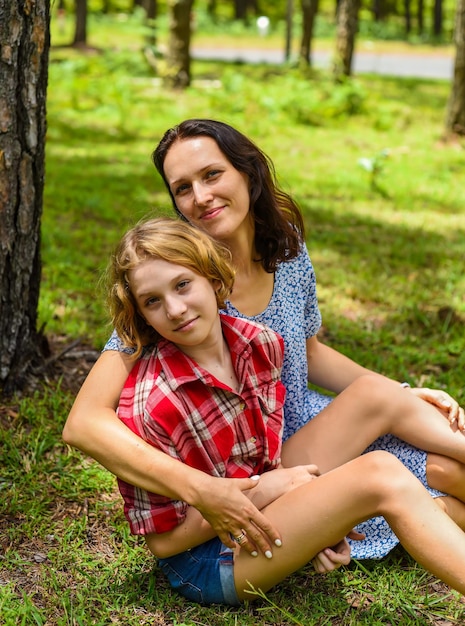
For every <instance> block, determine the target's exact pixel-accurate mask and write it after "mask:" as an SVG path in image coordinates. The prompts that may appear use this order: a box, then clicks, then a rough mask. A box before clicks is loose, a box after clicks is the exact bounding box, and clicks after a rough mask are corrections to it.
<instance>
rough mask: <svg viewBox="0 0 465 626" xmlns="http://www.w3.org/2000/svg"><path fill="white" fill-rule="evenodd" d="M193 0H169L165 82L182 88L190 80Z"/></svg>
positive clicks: (186, 85) (187, 84)
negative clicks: (168, 33) (168, 34)
mask: <svg viewBox="0 0 465 626" xmlns="http://www.w3.org/2000/svg"><path fill="white" fill-rule="evenodd" d="M193 4H194V1H193V0H169V3H168V5H169V10H170V36H169V45H168V55H167V65H168V68H167V75H166V82H167V83H168V85H169V86H170V87H174V88H178V89H183V88H185V87H188V86H189V85H190V82H191V70H190V65H191V57H190V43H191V11H192V5H193Z"/></svg>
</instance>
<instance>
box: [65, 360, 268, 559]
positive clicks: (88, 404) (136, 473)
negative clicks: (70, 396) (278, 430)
mask: <svg viewBox="0 0 465 626" xmlns="http://www.w3.org/2000/svg"><path fill="white" fill-rule="evenodd" d="M132 365H133V360H132V359H131V358H130V357H129V356H127V355H125V354H124V353H121V352H116V351H110V350H109V351H106V352H104V353H103V354H102V355H101V356H100V357H99V359H98V360H97V362H96V363H95V365H94V367H93V368H92V370H91V371H90V373H89V375H88V377H87V379H86V380H85V382H84V384H83V386H82V388H81V390H80V391H79V394H78V395H77V397H76V400H75V402H74V405H73V407H72V409H71V412H70V414H69V416H68V419H67V422H66V424H65V427H64V430H63V439H64V441H65V442H66V443H68V444H70V445H72V446H75V447H76V448H79V449H80V450H82V451H83V452H85V453H86V454H88V455H89V456H91V457H92V458H94V459H96V460H97V461H98V462H99V463H101V464H102V465H103V466H104V467H106V468H107V469H108V470H109V471H110V472H112V473H113V474H115V475H116V476H118V477H119V478H121V479H122V480H125V481H126V482H129V483H131V484H133V485H136V486H138V487H140V488H141V489H145V490H146V491H151V492H153V493H159V494H160V495H164V496H167V497H169V498H174V499H179V500H183V501H185V502H187V503H188V504H190V505H191V506H193V507H195V508H196V509H198V510H199V511H200V513H201V514H202V516H203V517H204V518H205V519H206V520H207V521H208V522H209V524H211V526H212V528H213V529H214V531H215V533H214V534H217V535H218V536H219V537H220V539H221V540H222V541H223V543H225V544H226V545H229V546H230V547H234V545H235V544H234V542H233V541H232V539H231V537H230V533H231V534H232V535H239V534H240V533H241V529H245V530H246V531H247V533H248V536H249V538H250V540H251V541H249V542H248V543H247V544H246V545H245V546H244V547H245V549H246V550H248V551H249V552H251V551H253V550H254V549H256V548H258V549H260V550H261V551H263V552H266V551H267V550H270V549H271V545H272V544H273V543H274V542H275V540H276V539H279V533H278V532H277V530H276V529H275V528H274V527H273V526H272V525H271V524H270V522H269V521H268V520H267V518H266V517H265V516H264V515H263V514H262V513H260V511H259V510H258V509H257V508H256V507H255V506H254V505H253V504H252V503H251V502H250V500H249V499H248V498H247V497H246V496H245V495H244V493H242V492H243V491H246V490H248V489H252V488H253V487H255V486H256V484H257V483H256V482H255V481H253V480H251V479H249V478H244V479H237V480H227V479H223V478H214V477H212V476H208V475H207V474H205V473H204V472H200V471H198V470H196V469H193V468H191V467H188V466H187V465H184V464H183V463H180V462H179V461H177V460H176V459H173V458H171V457H170V456H168V455H166V454H164V453H163V452H161V451H160V450H157V449H156V448H153V447H152V446H150V445H149V444H148V443H146V442H145V441H143V439H141V438H140V437H138V436H137V435H136V434H134V433H133V432H132V431H131V430H130V429H129V428H127V427H126V426H125V425H124V424H123V423H122V422H121V420H119V419H118V417H117V415H116V407H117V406H118V401H119V397H120V394H121V391H122V389H123V386H124V383H125V381H126V378H127V376H128V374H129V372H130V370H131V368H132ZM252 541H253V542H254V543H252Z"/></svg>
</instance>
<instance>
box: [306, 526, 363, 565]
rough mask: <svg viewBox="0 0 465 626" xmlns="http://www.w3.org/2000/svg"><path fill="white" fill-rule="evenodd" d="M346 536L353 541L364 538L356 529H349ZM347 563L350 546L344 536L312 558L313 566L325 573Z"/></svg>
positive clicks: (348, 561)
mask: <svg viewBox="0 0 465 626" xmlns="http://www.w3.org/2000/svg"><path fill="white" fill-rule="evenodd" d="M347 536H348V537H350V539H354V540H355V541H362V540H363V539H365V535H364V534H362V533H359V532H358V531H357V530H351V531H350V533H349V534H348V535H347ZM349 563H350V546H349V544H348V542H347V539H346V538H345V537H344V539H342V540H341V541H340V542H339V543H337V544H336V545H335V546H331V547H330V548H325V549H324V550H322V551H321V552H319V553H318V554H317V555H316V556H315V557H314V558H313V559H312V564H313V567H314V568H315V571H316V572H318V573H319V574H327V573H328V572H332V571H334V570H335V569H337V568H338V567H341V565H348V564H349Z"/></svg>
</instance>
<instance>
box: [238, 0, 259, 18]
mask: <svg viewBox="0 0 465 626" xmlns="http://www.w3.org/2000/svg"><path fill="white" fill-rule="evenodd" d="M250 12H253V13H254V14H255V15H258V12H259V9H258V2H257V0H234V19H235V20H242V21H243V22H244V24H248V23H249V13H250Z"/></svg>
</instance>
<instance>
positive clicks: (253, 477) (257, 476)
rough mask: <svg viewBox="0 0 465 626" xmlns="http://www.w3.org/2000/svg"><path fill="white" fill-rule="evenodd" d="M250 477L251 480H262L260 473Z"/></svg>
mask: <svg viewBox="0 0 465 626" xmlns="http://www.w3.org/2000/svg"><path fill="white" fill-rule="evenodd" d="M250 478H251V480H260V476H259V475H258V474H254V475H253V476H251V477H250Z"/></svg>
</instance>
